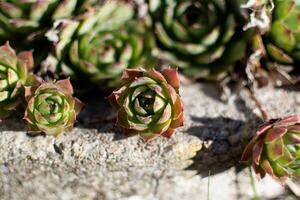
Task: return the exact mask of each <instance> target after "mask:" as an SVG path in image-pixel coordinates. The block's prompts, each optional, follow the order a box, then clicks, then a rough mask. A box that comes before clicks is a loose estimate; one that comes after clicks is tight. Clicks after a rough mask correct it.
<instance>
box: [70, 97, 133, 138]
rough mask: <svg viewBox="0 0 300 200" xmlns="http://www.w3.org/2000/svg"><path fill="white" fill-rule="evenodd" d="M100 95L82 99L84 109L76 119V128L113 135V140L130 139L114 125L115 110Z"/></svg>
mask: <svg viewBox="0 0 300 200" xmlns="http://www.w3.org/2000/svg"><path fill="white" fill-rule="evenodd" d="M105 97H106V96H102V95H97V94H96V95H93V96H92V97H86V98H82V99H81V100H82V102H83V103H84V107H83V109H82V111H81V112H80V114H79V115H78V117H77V123H76V127H78V128H83V129H96V130H97V132H99V133H101V134H103V133H104V134H113V135H114V140H122V139H126V138H128V137H130V136H129V135H126V134H123V133H122V131H121V129H120V128H119V127H118V126H117V125H116V123H115V122H116V113H117V111H116V109H114V108H113V107H112V106H111V105H110V104H109V102H108V101H107V100H106V98H105Z"/></svg>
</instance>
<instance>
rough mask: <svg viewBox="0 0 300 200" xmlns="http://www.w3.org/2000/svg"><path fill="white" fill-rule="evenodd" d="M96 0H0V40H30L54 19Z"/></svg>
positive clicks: (78, 11) (79, 10) (91, 3)
mask: <svg viewBox="0 0 300 200" xmlns="http://www.w3.org/2000/svg"><path fill="white" fill-rule="evenodd" d="M100 2H101V1H100V0H2V1H0V41H1V40H2V41H3V40H4V41H5V40H12V41H11V42H13V41H16V40H17V41H18V42H20V41H23V40H32V39H33V38H34V37H36V36H37V35H40V33H43V32H45V31H46V30H47V29H48V28H51V26H52V23H53V22H54V21H55V20H57V19H65V18H72V17H73V16H74V15H76V14H78V13H81V12H82V11H83V10H85V9H87V8H88V7H90V6H91V5H93V4H96V3H100ZM41 35H42V34H41ZM16 43H17V42H16Z"/></svg>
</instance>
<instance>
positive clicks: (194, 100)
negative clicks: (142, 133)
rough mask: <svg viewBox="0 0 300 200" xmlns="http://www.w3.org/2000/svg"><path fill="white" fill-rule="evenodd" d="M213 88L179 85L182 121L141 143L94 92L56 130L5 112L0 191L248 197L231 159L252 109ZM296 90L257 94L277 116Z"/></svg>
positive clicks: (274, 187) (266, 194) (263, 192)
mask: <svg viewBox="0 0 300 200" xmlns="http://www.w3.org/2000/svg"><path fill="white" fill-rule="evenodd" d="M217 91H218V90H217V89H216V86H214V85H210V84H195V85H188V86H183V88H182V91H181V94H182V97H183V101H184V104H185V118H186V123H185V126H184V127H183V128H181V129H179V130H178V131H177V132H176V134H175V135H174V137H172V138H171V139H170V140H167V139H165V138H159V139H157V140H155V141H153V142H151V143H148V144H145V143H144V142H143V141H142V140H141V139H140V138H139V137H138V136H133V137H127V136H125V135H122V134H121V133H120V130H119V129H118V128H117V127H116V126H115V125H114V119H113V117H114V116H113V114H112V113H113V112H112V110H111V108H110V107H109V105H108V104H107V103H106V102H105V101H104V100H101V98H99V99H95V100H94V101H92V102H89V103H88V104H87V106H86V108H85V110H84V111H83V112H82V114H81V116H80V117H79V122H78V124H77V126H76V128H75V129H74V130H73V131H72V132H70V133H67V134H64V135H61V136H59V137H57V138H53V137H46V136H37V137H32V136H29V135H27V134H26V132H25V130H26V127H25V124H24V123H23V121H22V120H17V119H16V117H11V118H9V119H7V120H5V121H3V122H2V123H1V124H0V125H1V126H0V199H3V200H19V199H30V200H39V199H43V200H48V199H49V200H50V199H51V200H52V199H53V200H54V199H61V200H71V199H72V200H73V199H81V200H90V199H108V200H110V199H128V200H140V199H141V200H156V199H157V200H158V199H162V200H173V199H174V200H175V199H181V200H195V199H208V196H209V197H210V199H213V200H214V199H222V200H227V199H228V200H234V199H239V200H240V199H251V198H252V197H253V191H252V189H251V187H250V180H249V174H248V170H247V168H245V166H242V165H240V164H238V160H239V157H240V154H241V150H242V148H243V146H244V145H245V142H246V141H247V139H249V138H250V136H251V134H252V133H253V131H254V130H255V127H257V125H258V124H259V123H260V122H261V120H260V118H259V117H258V116H259V112H258V110H257V109H256V108H255V106H254V104H253V102H252V101H251V100H249V97H248V95H247V93H246V92H245V91H244V92H242V93H241V95H240V96H237V95H233V96H231V97H230V98H229V100H228V101H227V102H222V101H219V100H217V99H218V97H219V96H220V94H219V93H218V92H217ZM296 91H297V88H286V89H282V88H281V89H273V88H264V89H261V90H259V91H258V97H259V99H260V100H261V101H262V102H263V103H264V104H265V105H266V107H267V109H268V110H269V111H270V113H271V115H272V116H273V117H278V116H281V115H288V114H295V113H300V95H299V92H298V94H297V93H296ZM208 182H209V183H210V184H209V187H208ZM257 189H258V192H259V195H260V196H261V197H262V199H271V198H274V197H278V198H279V199H296V198H294V197H293V196H290V195H289V191H288V190H285V188H284V187H281V186H279V185H278V184H277V183H274V182H273V181H272V180H271V179H269V178H267V179H264V180H263V181H261V182H259V183H257ZM208 191H209V194H208ZM286 195H288V196H286Z"/></svg>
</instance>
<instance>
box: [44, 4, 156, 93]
mask: <svg viewBox="0 0 300 200" xmlns="http://www.w3.org/2000/svg"><path fill="white" fill-rule="evenodd" d="M133 11H134V10H133V6H132V5H131V4H129V3H126V2H121V1H120V2H117V1H108V2H107V3H105V4H104V5H103V6H101V7H100V8H96V9H93V10H89V11H88V12H87V13H85V14H84V15H83V16H81V17H79V18H78V19H77V20H76V21H75V20H73V21H60V22H58V23H57V24H56V27H54V29H53V30H52V32H49V34H48V36H49V38H50V39H51V37H52V36H53V34H52V33H54V35H55V33H58V38H57V41H55V54H54V55H51V56H49V57H48V59H46V61H45V62H44V63H43V66H45V67H44V68H42V71H43V70H45V71H48V72H49V71H52V73H53V74H58V73H60V74H67V75H69V76H71V78H72V79H73V80H81V81H82V80H87V81H90V82H92V83H94V84H95V85H97V86H99V87H100V88H102V89H103V88H107V87H109V88H110V87H112V88H114V87H116V86H118V85H119V84H120V79H121V75H122V72H123V70H124V69H126V68H135V67H137V66H139V65H140V64H145V63H147V62H148V59H147V57H148V56H149V55H150V43H151V39H149V37H148V38H146V35H147V34H145V32H144V31H145V30H144V26H143V24H142V23H141V22H140V21H139V22H138V21H135V20H132V19H133V14H134V12H133ZM54 39H55V36H54Z"/></svg>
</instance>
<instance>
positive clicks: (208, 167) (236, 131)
mask: <svg viewBox="0 0 300 200" xmlns="http://www.w3.org/2000/svg"><path fill="white" fill-rule="evenodd" d="M235 105H236V107H237V109H238V110H239V111H241V112H242V113H243V114H244V116H245V119H246V120H245V121H242V120H236V119H231V118H227V117H216V118H208V117H194V116H192V117H191V120H192V121H194V122H195V124H199V125H198V126H194V127H190V128H189V129H188V130H187V133H188V134H191V135H193V136H196V137H198V138H199V139H201V140H202V141H204V149H202V150H201V151H199V152H198V153H197V155H196V156H195V157H194V158H193V163H194V164H192V165H191V166H190V167H188V170H196V171H197V173H198V174H200V175H201V176H203V177H206V176H208V175H214V174H218V173H221V172H223V171H226V170H228V169H230V168H231V167H233V166H235V167H236V170H237V172H238V171H240V170H241V169H243V168H244V167H245V166H244V165H241V164H240V163H239V160H240V157H241V154H242V151H243V149H244V147H245V145H246V144H247V143H248V141H249V140H250V139H251V137H252V134H253V133H254V132H255V131H254V130H256V128H257V127H258V126H259V125H260V124H261V123H262V120H261V119H260V118H259V117H258V116H257V115H256V114H255V113H253V111H252V109H250V108H248V107H247V106H246V103H245V101H244V100H243V99H242V98H240V97H238V98H237V99H236V101H235Z"/></svg>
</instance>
